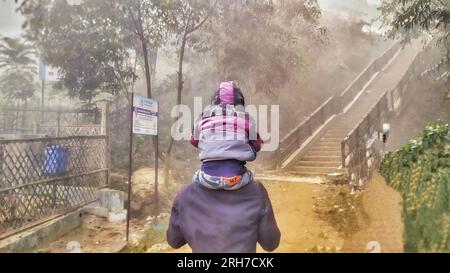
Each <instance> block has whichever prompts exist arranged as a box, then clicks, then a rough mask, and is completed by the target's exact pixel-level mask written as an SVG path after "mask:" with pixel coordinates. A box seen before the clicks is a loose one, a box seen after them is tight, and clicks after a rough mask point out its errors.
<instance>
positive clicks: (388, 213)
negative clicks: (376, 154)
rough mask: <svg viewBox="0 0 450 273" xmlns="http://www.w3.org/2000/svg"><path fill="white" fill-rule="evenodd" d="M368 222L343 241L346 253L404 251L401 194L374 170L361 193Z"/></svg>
mask: <svg viewBox="0 0 450 273" xmlns="http://www.w3.org/2000/svg"><path fill="white" fill-rule="evenodd" d="M362 197H363V199H362V201H363V206H364V210H365V212H366V213H367V215H368V216H369V221H368V223H367V225H366V226H365V227H364V228H363V229H362V230H360V231H359V232H357V233H356V234H354V235H353V236H351V237H350V238H348V239H347V240H345V243H344V247H343V251H345V252H367V251H371V252H403V221H402V197H401V195H400V193H399V192H397V191H396V190H394V189H392V188H391V187H389V186H388V185H386V182H385V180H384V178H383V177H382V176H381V175H380V174H378V173H375V174H374V177H373V180H372V181H371V182H370V183H368V186H367V188H366V190H365V192H364V193H363V196H362Z"/></svg>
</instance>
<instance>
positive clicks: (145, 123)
mask: <svg viewBox="0 0 450 273" xmlns="http://www.w3.org/2000/svg"><path fill="white" fill-rule="evenodd" d="M132 110H133V121H132V122H133V134H140V135H151V136H156V135H157V134H158V102H157V101H156V100H154V99H149V98H147V97H144V96H140V95H137V94H133V109H132Z"/></svg>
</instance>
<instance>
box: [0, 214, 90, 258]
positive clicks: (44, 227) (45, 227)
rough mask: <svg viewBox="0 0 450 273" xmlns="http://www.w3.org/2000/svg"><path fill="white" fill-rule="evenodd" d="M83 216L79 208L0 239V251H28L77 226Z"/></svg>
mask: <svg viewBox="0 0 450 273" xmlns="http://www.w3.org/2000/svg"><path fill="white" fill-rule="evenodd" d="M82 218H83V212H82V210H81V209H79V210H76V211H74V212H71V213H68V214H65V215H62V216H60V217H58V218H55V219H53V220H50V221H49V222H46V223H44V224H41V225H39V226H36V227H34V228H31V229H29V230H26V231H24V232H21V233H18V234H16V235H13V236H11V237H8V238H6V239H3V240H1V241H0V253H5V252H30V251H32V250H33V249H35V248H37V247H38V246H39V245H41V244H43V243H46V242H50V241H53V240H56V239H58V238H59V237H61V236H62V235H64V234H66V233H68V232H69V231H71V230H73V229H75V228H77V227H79V226H80V225H81V221H82Z"/></svg>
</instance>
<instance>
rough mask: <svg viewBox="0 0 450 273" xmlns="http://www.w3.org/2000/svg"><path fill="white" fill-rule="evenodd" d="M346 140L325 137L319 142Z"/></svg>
mask: <svg viewBox="0 0 450 273" xmlns="http://www.w3.org/2000/svg"><path fill="white" fill-rule="evenodd" d="M343 139H344V138H340V137H328V136H323V137H322V138H320V139H319V141H333V142H334V141H342V140H343Z"/></svg>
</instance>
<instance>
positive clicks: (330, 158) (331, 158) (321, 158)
mask: <svg viewBox="0 0 450 273" xmlns="http://www.w3.org/2000/svg"><path fill="white" fill-rule="evenodd" d="M341 159H342V157H341V156H310V155H306V156H303V157H302V158H301V159H300V160H302V161H341Z"/></svg>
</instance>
